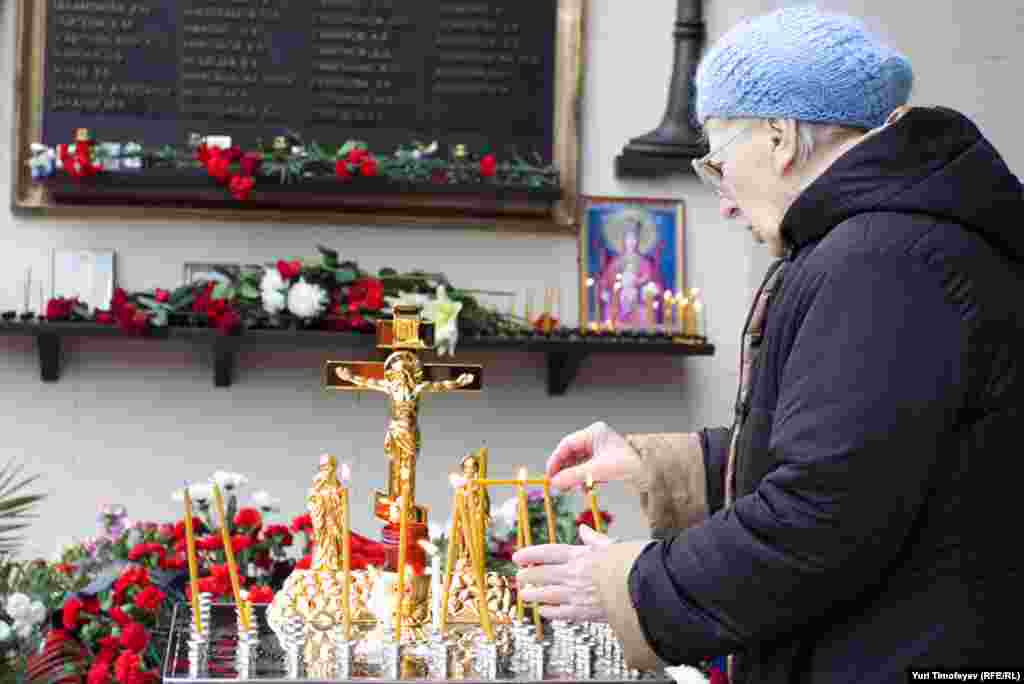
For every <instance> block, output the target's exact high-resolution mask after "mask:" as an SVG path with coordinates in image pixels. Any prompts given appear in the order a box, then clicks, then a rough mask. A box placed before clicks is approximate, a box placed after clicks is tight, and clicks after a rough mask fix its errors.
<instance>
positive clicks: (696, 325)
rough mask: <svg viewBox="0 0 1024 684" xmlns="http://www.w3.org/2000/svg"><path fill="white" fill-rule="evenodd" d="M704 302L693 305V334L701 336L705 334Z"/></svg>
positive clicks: (696, 302) (698, 301)
mask: <svg viewBox="0 0 1024 684" xmlns="http://www.w3.org/2000/svg"><path fill="white" fill-rule="evenodd" d="M703 315H704V302H702V301H700V300H697V301H695V302H694V303H693V334H694V335H696V336H698V337H699V336H700V335H703V334H704V321H703V320H702V318H703Z"/></svg>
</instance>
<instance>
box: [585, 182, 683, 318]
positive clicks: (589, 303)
mask: <svg viewBox="0 0 1024 684" xmlns="http://www.w3.org/2000/svg"><path fill="white" fill-rule="evenodd" d="M581 212H582V215H581V220H580V236H579V251H580V258H579V263H580V327H581V328H583V327H590V326H591V324H597V325H604V326H614V328H616V329H619V330H643V329H652V328H656V327H658V326H660V325H663V324H665V323H667V322H668V321H667V320H666V318H665V314H666V307H665V306H664V302H665V301H666V300H667V299H668V298H669V297H675V296H676V294H677V293H679V292H682V291H684V290H685V288H686V278H685V274H684V272H683V264H684V263H685V250H684V235H685V230H684V228H685V225H684V220H685V211H684V203H683V202H682V201H681V200H675V199H652V198H627V197H623V198H615V197H590V196H584V197H583V198H582V203H581ZM668 310H669V313H670V312H671V307H668Z"/></svg>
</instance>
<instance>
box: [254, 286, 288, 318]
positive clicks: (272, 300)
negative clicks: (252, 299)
mask: <svg viewBox="0 0 1024 684" xmlns="http://www.w3.org/2000/svg"><path fill="white" fill-rule="evenodd" d="M260 299H261V300H262V301H263V310H264V311H266V312H267V313H268V314H270V315H271V316H275V315H277V314H279V313H281V312H282V311H284V308H285V306H287V304H288V299H287V297H285V295H284V292H281V291H280V290H261V291H260Z"/></svg>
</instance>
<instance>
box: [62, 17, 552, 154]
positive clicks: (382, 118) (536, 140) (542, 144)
mask: <svg viewBox="0 0 1024 684" xmlns="http://www.w3.org/2000/svg"><path fill="white" fill-rule="evenodd" d="M46 2H47V15H46V60H45V85H44V90H45V96H44V109H43V142H44V143H45V144H47V145H51V146H53V145H57V144H60V143H68V142H73V138H74V131H75V129H78V128H87V129H89V130H90V131H91V132H92V134H93V138H94V139H95V140H100V141H112V142H129V141H133V142H139V143H141V144H143V145H144V146H146V147H147V148H149V147H156V146H162V145H172V146H180V145H183V144H185V142H186V141H187V140H188V138H189V135H190V134H192V133H199V134H201V135H229V136H231V137H232V139H233V142H234V143H235V144H238V145H241V146H243V147H249V146H252V145H254V144H255V143H256V142H257V141H258V140H263V141H264V142H269V141H270V140H271V139H273V138H274V137H275V136H277V135H281V134H283V133H284V132H286V131H294V132H297V133H299V134H300V135H301V136H302V137H303V139H304V140H306V141H307V142H309V141H317V142H320V143H321V144H327V145H340V144H341V143H343V142H345V141H346V140H350V139H356V140H362V141H365V142H366V143H367V144H368V145H369V147H370V149H371V150H374V151H376V152H379V153H385V154H386V153H389V152H391V151H393V150H394V149H395V148H397V147H398V146H400V145H407V144H409V143H411V142H412V141H414V140H416V141H420V142H424V143H429V142H431V141H435V140H436V141H438V142H439V144H440V145H441V146H442V149H444V148H445V147H446V146H451V145H455V144H459V143H462V144H465V145H466V146H467V147H468V148H469V149H470V150H473V151H474V152H483V151H487V152H493V153H495V154H497V155H501V156H507V155H511V154H513V153H518V154H521V155H528V154H529V155H532V154H539V155H540V156H541V158H542V159H544V160H545V161H550V160H551V158H552V153H553V144H554V143H553V137H554V133H553V128H554V122H553V111H554V82H555V43H556V35H557V26H556V25H557V10H558V0H489V1H486V2H485V1H477V2H471V1H468V0H464V1H461V2H456V1H448V0H219V1H218V0H207V1H205V2H203V1H198V0H135V1H130V2H129V1H121V0H46Z"/></svg>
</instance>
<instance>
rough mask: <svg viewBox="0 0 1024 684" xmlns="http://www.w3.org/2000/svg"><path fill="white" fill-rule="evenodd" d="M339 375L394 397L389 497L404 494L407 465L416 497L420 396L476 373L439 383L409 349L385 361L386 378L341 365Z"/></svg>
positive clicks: (462, 383) (458, 384) (388, 443)
mask: <svg viewBox="0 0 1024 684" xmlns="http://www.w3.org/2000/svg"><path fill="white" fill-rule="evenodd" d="M335 372H336V373H337V374H338V377H339V378H341V379H342V380H343V381H345V382H349V383H352V384H353V385H356V386H357V387H362V388H364V389H371V390H376V391H378V392H383V393H384V394H387V395H388V396H389V397H391V415H390V422H389V423H388V434H387V436H386V437H385V438H384V451H385V452H386V453H387V455H388V460H389V463H388V496H389V497H390V498H391V499H392V500H393V501H394V500H396V499H398V497H399V496H401V492H402V478H401V472H402V469H403V468H408V470H409V473H410V476H409V494H410V497H412V498H413V499H414V500H415V491H416V456H417V454H419V450H420V429H419V421H418V420H417V416H418V410H419V399H420V395H422V394H423V393H424V392H450V391H452V390H457V389H460V388H462V387H466V386H467V385H470V384H472V383H473V379H474V378H473V374H472V373H463V374H461V375H460V376H459V377H458V378H456V379H455V380H442V381H439V382H431V381H425V380H424V379H423V364H422V363H421V362H420V360H419V358H418V357H417V356H416V355H415V354H413V353H412V352H409V351H396V352H394V353H393V354H391V355H390V356H388V358H387V360H386V361H385V362H384V379H383V380H378V379H376V378H367V377H363V376H361V375H355V374H354V373H352V371H350V370H349V369H348V367H346V366H339V367H338V368H337V369H336V371H335Z"/></svg>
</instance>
